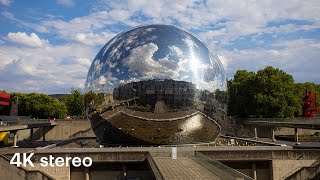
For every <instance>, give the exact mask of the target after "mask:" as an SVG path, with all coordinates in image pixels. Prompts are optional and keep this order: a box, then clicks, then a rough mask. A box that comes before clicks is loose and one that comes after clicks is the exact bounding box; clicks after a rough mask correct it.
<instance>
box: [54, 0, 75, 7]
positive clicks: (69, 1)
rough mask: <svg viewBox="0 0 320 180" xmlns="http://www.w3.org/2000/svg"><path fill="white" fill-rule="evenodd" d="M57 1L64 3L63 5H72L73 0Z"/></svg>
mask: <svg viewBox="0 0 320 180" xmlns="http://www.w3.org/2000/svg"><path fill="white" fill-rule="evenodd" d="M57 3H58V4H61V5H64V6H73V5H74V1H73V0H57Z"/></svg>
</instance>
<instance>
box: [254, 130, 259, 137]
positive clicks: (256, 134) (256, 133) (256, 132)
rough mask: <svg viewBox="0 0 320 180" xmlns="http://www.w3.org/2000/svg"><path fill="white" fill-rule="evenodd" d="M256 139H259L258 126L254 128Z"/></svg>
mask: <svg viewBox="0 0 320 180" xmlns="http://www.w3.org/2000/svg"><path fill="white" fill-rule="evenodd" d="M254 139H258V131H257V128H256V127H255V128H254Z"/></svg>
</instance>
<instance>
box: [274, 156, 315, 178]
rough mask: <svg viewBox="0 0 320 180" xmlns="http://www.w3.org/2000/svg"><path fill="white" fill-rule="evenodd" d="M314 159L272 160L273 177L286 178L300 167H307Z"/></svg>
mask: <svg viewBox="0 0 320 180" xmlns="http://www.w3.org/2000/svg"><path fill="white" fill-rule="evenodd" d="M314 162H315V160H283V159H281V160H272V171H273V179H286V178H287V177H289V176H290V175H291V174H293V173H295V172H297V171H298V170H299V169H301V168H302V167H308V166H310V165H311V164H312V163H314Z"/></svg>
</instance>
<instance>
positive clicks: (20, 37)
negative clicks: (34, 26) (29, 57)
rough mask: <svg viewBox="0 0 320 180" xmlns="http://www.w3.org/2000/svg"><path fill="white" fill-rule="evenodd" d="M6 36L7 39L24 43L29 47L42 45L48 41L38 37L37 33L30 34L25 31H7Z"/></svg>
mask: <svg viewBox="0 0 320 180" xmlns="http://www.w3.org/2000/svg"><path fill="white" fill-rule="evenodd" d="M7 38H8V40H9V41H11V42H13V43H16V44H20V45H25V46H29V47H43V46H45V45H46V44H48V43H49V41H48V40H44V39H40V38H39V37H38V35H37V34H35V33H31V34H30V36H29V35H28V34H27V33H25V32H17V33H12V32H10V33H8V35H7Z"/></svg>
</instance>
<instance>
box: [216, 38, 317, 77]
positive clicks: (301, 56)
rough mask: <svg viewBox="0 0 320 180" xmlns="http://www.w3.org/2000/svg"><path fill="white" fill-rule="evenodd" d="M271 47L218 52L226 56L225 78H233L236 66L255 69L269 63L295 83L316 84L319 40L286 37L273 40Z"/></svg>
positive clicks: (250, 69) (237, 68)
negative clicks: (277, 40)
mask: <svg viewBox="0 0 320 180" xmlns="http://www.w3.org/2000/svg"><path fill="white" fill-rule="evenodd" d="M273 47H274V49H260V50H232V51H222V52H221V54H222V56H223V57H225V58H226V59H228V66H227V72H228V78H229V79H230V78H233V74H234V73H235V72H236V71H237V70H239V69H246V70H249V71H257V70H259V69H263V68H264V67H265V66H273V67H277V68H280V69H282V70H284V71H286V72H287V73H289V74H291V75H293V77H294V79H295V80H296V81H298V82H301V81H311V82H316V83H320V79H319V69H318V67H319V66H320V61H319V60H318V58H319V56H320V42H317V41H313V40H310V39H299V40H287V41H282V42H279V43H275V44H274V46H273ZM279 47H281V48H280V49H279ZM220 57H221V56H220Z"/></svg>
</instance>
